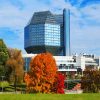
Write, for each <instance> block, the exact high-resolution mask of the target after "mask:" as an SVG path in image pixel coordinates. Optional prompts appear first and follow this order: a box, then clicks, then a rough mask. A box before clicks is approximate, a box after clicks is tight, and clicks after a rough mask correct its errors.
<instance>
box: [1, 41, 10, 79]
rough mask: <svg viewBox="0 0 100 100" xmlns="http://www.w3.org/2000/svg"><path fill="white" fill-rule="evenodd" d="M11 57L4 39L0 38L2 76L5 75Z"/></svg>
mask: <svg viewBox="0 0 100 100" xmlns="http://www.w3.org/2000/svg"><path fill="white" fill-rule="evenodd" d="M8 58H9V55H8V50H7V47H6V45H5V43H4V41H3V40H2V39H0V77H1V76H4V75H5V64H6V61H7V59H8Z"/></svg>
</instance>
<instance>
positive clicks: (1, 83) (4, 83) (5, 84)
mask: <svg viewBox="0 0 100 100" xmlns="http://www.w3.org/2000/svg"><path fill="white" fill-rule="evenodd" d="M8 86H9V83H8V82H7V81H3V82H0V88H2V87H3V88H5V87H8Z"/></svg>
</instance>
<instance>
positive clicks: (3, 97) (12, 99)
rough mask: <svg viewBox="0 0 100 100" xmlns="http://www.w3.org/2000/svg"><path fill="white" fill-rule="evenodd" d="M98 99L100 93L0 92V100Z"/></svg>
mask: <svg viewBox="0 0 100 100" xmlns="http://www.w3.org/2000/svg"><path fill="white" fill-rule="evenodd" d="M8 99H9V100H99V99H100V94H99V93H94V94H62V95H61V94H0V100H8Z"/></svg>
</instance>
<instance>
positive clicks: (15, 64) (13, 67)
mask: <svg viewBox="0 0 100 100" xmlns="http://www.w3.org/2000/svg"><path fill="white" fill-rule="evenodd" d="M8 52H9V57H10V58H9V59H8V60H7V62H6V68H7V72H6V76H8V81H9V82H11V83H14V82H15V80H16V82H17V83H21V82H22V81H23V74H24V69H23V66H24V60H23V58H22V54H21V50H18V49H11V48H9V49H8ZM15 78H16V79H15Z"/></svg>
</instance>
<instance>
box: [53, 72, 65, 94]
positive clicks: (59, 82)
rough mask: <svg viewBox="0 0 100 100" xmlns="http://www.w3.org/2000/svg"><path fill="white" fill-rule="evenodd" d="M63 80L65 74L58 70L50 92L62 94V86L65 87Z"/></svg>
mask: <svg viewBox="0 0 100 100" xmlns="http://www.w3.org/2000/svg"><path fill="white" fill-rule="evenodd" d="M64 80H65V76H64V75H63V74H62V73H60V72H58V73H57V76H56V78H55V82H54V84H53V86H52V92H54V93H59V94H64V88H65V86H64Z"/></svg>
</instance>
